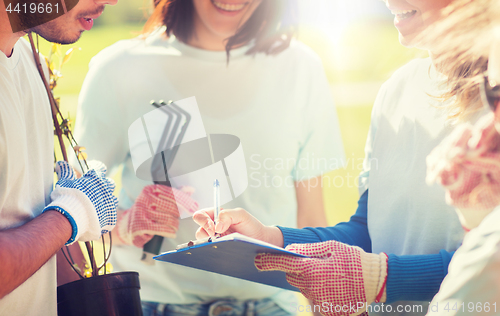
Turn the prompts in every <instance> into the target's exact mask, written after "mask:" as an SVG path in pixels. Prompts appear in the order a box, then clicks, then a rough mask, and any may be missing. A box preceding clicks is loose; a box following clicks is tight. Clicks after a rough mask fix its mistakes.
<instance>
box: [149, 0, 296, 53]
mask: <svg viewBox="0 0 500 316" xmlns="http://www.w3.org/2000/svg"><path fill="white" fill-rule="evenodd" d="M154 1H155V3H154V4H155V9H154V11H153V14H152V15H151V16H150V17H149V19H148V21H147V22H146V25H145V26H144V29H143V34H144V35H147V34H150V33H151V32H153V31H154V30H155V29H156V28H158V27H160V26H166V27H167V30H166V34H167V36H170V35H171V34H174V35H175V37H176V38H178V39H179V40H180V41H182V42H184V43H187V42H188V41H189V40H190V38H191V36H193V32H194V23H193V19H194V14H195V11H194V5H193V1H192V0H154ZM296 22H297V9H296V2H295V0H262V2H261V3H260V4H259V6H258V7H257V8H256V9H255V11H254V12H253V14H252V16H251V17H250V18H249V19H248V20H247V22H245V24H243V25H242V26H241V27H240V28H239V29H238V30H237V31H236V33H235V34H234V35H233V36H231V37H229V38H228V39H227V43H226V53H227V56H228V60H229V54H230V51H231V49H232V48H233V47H238V46H240V45H244V44H246V43H248V42H250V41H251V40H255V42H254V45H253V46H252V47H251V48H250V49H249V50H248V51H247V54H256V53H259V52H264V53H266V54H277V53H279V52H281V51H283V50H285V49H286V48H287V47H288V46H289V45H290V41H291V39H292V37H293V35H294V34H295V32H296Z"/></svg>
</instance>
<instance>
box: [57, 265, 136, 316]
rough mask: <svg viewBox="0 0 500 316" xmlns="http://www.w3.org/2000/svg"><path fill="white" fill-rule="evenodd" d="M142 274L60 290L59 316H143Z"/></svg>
mask: <svg viewBox="0 0 500 316" xmlns="http://www.w3.org/2000/svg"><path fill="white" fill-rule="evenodd" d="M140 288H141V286H140V284H139V273H137V272H119V273H111V274H106V275H100V276H97V277H92V278H88V279H81V280H78V281H74V282H71V283H67V284H64V285H61V286H59V287H58V288H57V314H58V315H59V316H125V315H126V316H129V315H130V316H135V315H139V316H142V308H141V297H140V295H139V289H140Z"/></svg>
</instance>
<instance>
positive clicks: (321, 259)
mask: <svg viewBox="0 0 500 316" xmlns="http://www.w3.org/2000/svg"><path fill="white" fill-rule="evenodd" d="M286 250H289V251H292V252H295V253H299V254H302V255H305V256H308V257H309V258H300V257H293V256H287V255H274V254H259V255H257V257H256V258H255V266H256V267H257V269H259V270H261V271H275V270H279V271H284V272H286V279H287V281H288V283H290V284H291V285H293V286H295V287H297V288H299V289H300V292H301V293H302V294H303V295H304V296H305V297H307V298H308V299H310V300H312V301H313V304H314V305H319V306H320V307H321V313H322V314H323V315H327V316H332V315H359V314H361V313H364V312H365V311H366V307H367V304H370V303H372V302H375V301H376V302H382V301H385V284H386V281H387V260H388V258H387V255H386V254H385V253H380V254H372V253H366V252H364V251H363V250H362V249H361V248H359V247H353V246H348V245H346V244H343V243H340V242H337V241H333V240H331V241H325V242H321V243H315V244H292V245H289V246H288V247H286Z"/></svg>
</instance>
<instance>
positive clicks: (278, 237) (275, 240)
mask: <svg viewBox="0 0 500 316" xmlns="http://www.w3.org/2000/svg"><path fill="white" fill-rule="evenodd" d="M265 229H266V235H267V237H266V238H265V241H266V242H268V243H270V244H272V245H275V246H278V247H281V248H283V246H284V240H283V234H282V233H281V229H279V228H278V227H276V226H266V228H265Z"/></svg>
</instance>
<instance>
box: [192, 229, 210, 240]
mask: <svg viewBox="0 0 500 316" xmlns="http://www.w3.org/2000/svg"><path fill="white" fill-rule="evenodd" d="M195 236H196V239H205V238H208V237H211V236H212V235H209V234H208V233H207V231H206V230H205V229H204V228H203V227H199V228H198V229H197V230H196V234H195Z"/></svg>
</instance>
